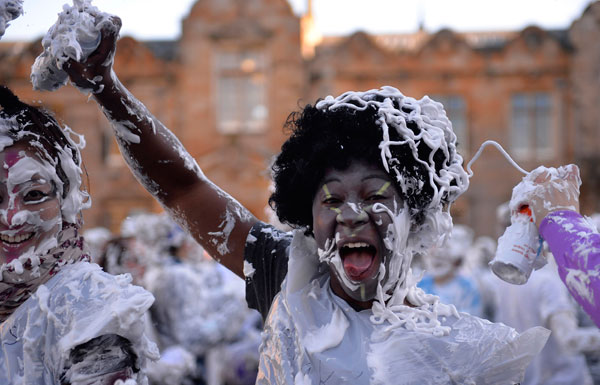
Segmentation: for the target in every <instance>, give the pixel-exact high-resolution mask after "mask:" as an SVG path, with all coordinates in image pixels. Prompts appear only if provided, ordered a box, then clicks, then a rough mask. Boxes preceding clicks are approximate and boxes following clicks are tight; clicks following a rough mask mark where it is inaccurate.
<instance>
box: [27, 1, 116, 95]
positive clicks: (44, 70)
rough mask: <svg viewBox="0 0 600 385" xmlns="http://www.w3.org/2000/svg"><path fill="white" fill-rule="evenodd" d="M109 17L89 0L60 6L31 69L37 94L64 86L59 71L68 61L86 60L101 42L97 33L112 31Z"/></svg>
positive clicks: (62, 76)
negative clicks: (40, 91)
mask: <svg viewBox="0 0 600 385" xmlns="http://www.w3.org/2000/svg"><path fill="white" fill-rule="evenodd" d="M110 17H111V15H109V14H107V13H104V12H100V11H99V10H98V8H96V7H94V6H92V3H91V0H73V5H72V6H69V5H67V4H65V5H63V11H62V12H61V13H59V15H58V20H57V21H56V23H55V24H54V25H53V26H52V27H50V29H49V30H48V32H47V33H46V36H44V38H43V39H42V46H43V47H44V52H42V54H41V55H40V56H38V57H37V59H36V60H35V63H34V64H33V66H32V69H31V70H32V71H31V81H32V83H33V88H34V89H36V90H47V91H52V90H56V89H58V88H60V87H62V86H63V85H65V84H66V82H67V79H68V76H67V74H66V73H65V72H64V71H63V70H62V67H63V65H64V64H65V62H66V61H67V60H69V59H74V60H77V61H80V60H83V59H85V58H86V57H87V56H88V55H89V54H91V53H92V52H94V50H95V49H96V48H97V47H98V45H99V44H100V40H101V34H100V30H101V29H102V28H105V27H109V28H111V27H113V24H112V23H111V22H110Z"/></svg>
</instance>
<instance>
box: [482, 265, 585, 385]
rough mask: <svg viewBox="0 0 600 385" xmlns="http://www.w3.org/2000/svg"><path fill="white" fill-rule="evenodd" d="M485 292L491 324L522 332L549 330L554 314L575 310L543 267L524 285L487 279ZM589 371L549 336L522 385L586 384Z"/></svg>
mask: <svg viewBox="0 0 600 385" xmlns="http://www.w3.org/2000/svg"><path fill="white" fill-rule="evenodd" d="M488 277H489V279H488V280H487V282H486V284H487V285H488V286H489V287H488V288H487V290H491V292H492V294H493V302H494V315H495V317H494V321H495V322H502V323H504V324H506V325H508V326H511V327H513V328H515V329H516V330H517V331H518V332H523V331H524V330H527V329H529V328H532V327H535V326H544V327H549V320H550V317H551V316H552V315H553V314H558V313H560V312H569V313H572V314H575V310H576V309H575V307H574V304H573V303H572V301H571V299H570V298H569V294H568V293H567V290H566V289H565V287H564V285H563V284H562V282H561V281H560V279H559V278H558V276H557V274H556V272H555V271H554V267H553V266H552V265H551V264H548V265H546V266H545V267H543V268H541V269H540V270H538V271H535V272H534V273H533V274H531V276H530V277H529V280H528V281H527V282H526V283H525V284H523V285H513V284H509V283H507V282H504V281H502V280H501V279H499V278H498V277H495V276H488ZM588 381H589V371H588V369H587V366H586V363H585V358H584V356H583V355H581V354H572V353H570V352H566V351H564V349H562V348H561V346H560V344H559V342H558V341H557V340H556V338H555V337H554V336H553V335H551V336H550V338H549V339H548V342H547V343H546V345H545V346H544V348H543V349H542V351H541V352H540V354H539V355H538V356H537V357H535V358H534V360H533V361H532V363H531V365H529V367H528V368H527V371H526V373H525V379H524V381H523V382H522V385H559V384H569V385H578V384H587V383H588Z"/></svg>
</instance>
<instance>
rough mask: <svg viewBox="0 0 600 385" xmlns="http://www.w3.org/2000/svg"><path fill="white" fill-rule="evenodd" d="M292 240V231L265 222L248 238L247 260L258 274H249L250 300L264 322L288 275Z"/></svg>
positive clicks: (249, 305) (247, 293)
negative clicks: (278, 228)
mask: <svg viewBox="0 0 600 385" xmlns="http://www.w3.org/2000/svg"><path fill="white" fill-rule="evenodd" d="M291 242H292V233H289V232H284V231H281V230H277V229H276V228H275V227H273V226H271V225H268V224H266V223H263V222H258V223H257V224H255V225H254V226H253V227H252V229H250V234H249V235H248V239H247V240H246V246H245V248H244V260H245V261H246V262H248V263H250V264H251V265H252V267H253V268H254V274H252V275H251V277H246V302H247V303H248V307H250V308H252V309H256V310H258V312H259V313H260V314H261V316H262V318H263V321H264V320H265V318H266V317H267V314H268V313H269V309H270V308H271V303H272V302H273V298H275V295H277V293H279V291H280V290H281V283H282V282H283V280H284V279H285V276H286V274H287V269H288V259H289V254H288V252H289V246H290V243H291Z"/></svg>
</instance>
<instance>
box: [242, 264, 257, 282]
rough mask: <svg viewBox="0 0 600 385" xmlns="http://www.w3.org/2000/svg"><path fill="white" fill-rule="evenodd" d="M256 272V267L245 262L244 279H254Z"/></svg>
mask: <svg viewBox="0 0 600 385" xmlns="http://www.w3.org/2000/svg"><path fill="white" fill-rule="evenodd" d="M255 272H256V269H255V268H254V266H252V264H251V263H250V262H248V261H246V260H244V277H246V278H252V277H253V276H254V273H255Z"/></svg>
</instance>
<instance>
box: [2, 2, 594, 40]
mask: <svg viewBox="0 0 600 385" xmlns="http://www.w3.org/2000/svg"><path fill="white" fill-rule="evenodd" d="M195 1H196V0H168V1H164V0H93V2H92V4H93V5H95V6H97V7H98V8H99V9H100V10H101V11H104V12H108V13H112V14H116V15H118V16H120V17H121V19H122V20H123V28H122V30H121V35H122V36H123V35H129V36H133V37H135V38H137V39H142V40H144V39H176V38H177V37H178V36H179V35H180V33H181V20H182V19H183V18H184V17H185V16H187V14H188V12H189V10H190V8H191V6H192V5H193V4H194V3H195ZM212 1H226V0H212ZM289 2H290V5H291V6H292V10H293V11H294V12H295V13H296V14H298V15H300V14H302V13H303V12H304V11H305V10H306V4H307V0H289ZM65 3H69V4H70V3H71V0H24V4H23V9H24V12H25V14H24V15H22V16H21V17H19V18H18V19H16V20H14V21H12V22H11V25H10V27H8V29H7V31H6V34H5V35H4V37H3V38H2V40H3V41H15V40H32V39H35V38H37V37H41V36H43V35H44V34H45V32H46V31H47V30H48V28H49V27H50V26H51V25H52V24H54V22H55V21H56V15H57V14H58V13H59V12H60V11H61V10H62V5H63V4H65ZM589 3H590V0H411V1H408V0H313V14H314V17H315V22H316V24H317V27H318V29H319V30H320V32H321V33H322V34H323V35H347V34H350V33H352V32H355V31H358V30H362V31H366V32H370V33H378V34H379V33H410V32H414V31H415V30H417V28H418V26H419V21H422V23H423V25H424V27H425V29H426V30H427V31H429V32H436V31H438V30H440V29H442V28H451V29H453V30H455V31H458V32H466V31H489V30H520V29H523V28H524V27H526V26H529V25H537V26H540V27H542V28H546V29H567V28H568V27H569V26H570V25H571V23H572V22H573V21H574V20H575V19H577V18H578V17H579V16H580V15H581V13H582V12H583V11H584V10H585V8H586V7H587V5H588V4H589ZM167 4H168V6H167Z"/></svg>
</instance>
